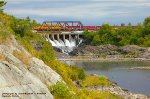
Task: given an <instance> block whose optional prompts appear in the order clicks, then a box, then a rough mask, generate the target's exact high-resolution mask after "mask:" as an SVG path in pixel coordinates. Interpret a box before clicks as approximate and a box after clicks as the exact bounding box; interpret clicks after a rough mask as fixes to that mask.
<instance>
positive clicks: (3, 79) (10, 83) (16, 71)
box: [0, 36, 62, 99]
mask: <svg viewBox="0 0 150 99" xmlns="http://www.w3.org/2000/svg"><path fill="white" fill-rule="evenodd" d="M10 38H11V40H10V41H9V43H6V44H1V45H0V99H3V98H4V97H13V98H15V99H53V96H52V94H51V93H50V92H49V90H48V88H47V86H51V85H53V84H55V83H56V82H57V81H62V78H61V76H60V75H59V74H57V73H56V72H55V71H53V70H52V69H51V68H50V67H49V66H47V65H46V64H45V63H44V62H43V61H42V60H39V59H37V58H35V57H33V56H32V55H31V54H29V53H28V52H27V51H26V50H25V49H24V48H23V47H22V46H20V45H19V44H18V43H17V41H16V40H15V38H14V37H13V36H12V37H10ZM14 51H17V52H20V53H23V55H24V56H26V57H24V60H28V63H27V64H26V63H25V62H23V60H21V59H19V58H17V57H16V56H15V55H14ZM11 99H12V98H11Z"/></svg>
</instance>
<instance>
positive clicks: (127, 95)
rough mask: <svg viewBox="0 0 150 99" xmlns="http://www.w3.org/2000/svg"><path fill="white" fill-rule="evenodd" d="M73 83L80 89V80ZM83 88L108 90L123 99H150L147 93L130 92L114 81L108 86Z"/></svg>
mask: <svg viewBox="0 0 150 99" xmlns="http://www.w3.org/2000/svg"><path fill="white" fill-rule="evenodd" d="M95 76H97V75H95ZM109 81H110V80H109ZM110 82H111V81H110ZM74 84H75V85H76V86H77V87H78V88H80V89H82V84H81V82H80V81H75V82H74ZM85 89H87V90H93V91H95V90H96V91H100V92H110V93H112V94H114V95H117V96H120V97H121V98H123V99H150V97H149V96H147V95H144V94H139V93H132V92H130V91H128V90H127V89H122V88H121V87H119V86H118V85H117V83H116V82H111V84H110V85H109V86H99V85H94V86H86V87H85Z"/></svg>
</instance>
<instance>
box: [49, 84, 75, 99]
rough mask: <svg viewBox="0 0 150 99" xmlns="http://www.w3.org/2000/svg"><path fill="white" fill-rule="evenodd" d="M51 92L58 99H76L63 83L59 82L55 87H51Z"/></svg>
mask: <svg viewBox="0 0 150 99" xmlns="http://www.w3.org/2000/svg"><path fill="white" fill-rule="evenodd" d="M49 91H50V92H51V93H52V94H53V95H54V97H55V98H56V99H74V98H73V97H74V94H73V93H71V91H70V90H69V88H68V87H67V86H66V85H65V84H64V83H63V82H57V83H56V84H55V85H53V86H51V87H49Z"/></svg>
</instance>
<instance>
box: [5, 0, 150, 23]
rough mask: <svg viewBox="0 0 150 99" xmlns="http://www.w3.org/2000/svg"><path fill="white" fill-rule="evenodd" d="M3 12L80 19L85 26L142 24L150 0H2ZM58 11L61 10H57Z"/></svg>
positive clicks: (38, 18) (45, 18)
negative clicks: (4, 3) (3, 4)
mask: <svg viewBox="0 0 150 99" xmlns="http://www.w3.org/2000/svg"><path fill="white" fill-rule="evenodd" d="M5 1H6V2H7V4H6V6H5V7H4V12H5V13H8V14H10V15H14V16H15V17H18V18H26V17H27V16H29V17H30V18H31V19H32V20H33V19H35V20H36V21H37V22H39V23H42V22H43V21H68V20H72V21H81V22H82V23H83V24H84V25H102V24H105V23H108V24H110V25H121V23H125V24H126V25H128V23H129V22H131V23H132V25H137V24H138V23H139V22H141V23H143V21H144V19H145V18H146V17H148V16H150V15H149V11H148V9H149V8H150V1H149V0H121V1H118V0H105V1H104V0H82V1H79V0H73V1H68V0H55V1H54V0H26V1H23V0H5ZM60 12H61V13H60Z"/></svg>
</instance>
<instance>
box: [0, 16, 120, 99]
mask: <svg viewBox="0 0 150 99" xmlns="http://www.w3.org/2000/svg"><path fill="white" fill-rule="evenodd" d="M18 23H20V24H19V25H24V23H27V24H28V25H30V23H29V22H27V21H26V20H20V19H16V18H14V17H13V16H9V15H6V14H3V13H0V44H7V43H9V40H10V38H9V37H10V35H15V37H16V39H17V41H18V42H19V43H20V44H21V45H23V46H24V47H25V48H26V49H27V50H28V51H29V52H30V53H31V54H32V55H33V56H35V57H38V58H39V59H41V60H43V61H44V62H45V63H46V64H47V65H48V66H50V67H51V68H52V69H53V70H55V71H56V72H57V73H59V74H60V75H61V76H62V78H63V79H64V81H65V82H66V83H67V86H66V85H64V84H63V83H61V82H58V83H57V84H56V85H54V86H50V87H49V86H48V87H49V89H50V91H51V93H52V94H53V95H54V96H55V97H56V98H58V99H59V98H62V97H63V98H65V99H68V98H73V99H74V98H76V99H85V98H86V99H113V98H114V99H116V98H118V97H117V96H114V95H112V94H110V93H109V92H99V91H90V90H86V89H85V88H84V87H83V88H81V90H80V89H79V88H77V87H76V86H75V85H74V84H73V81H75V80H81V82H82V83H83V85H88V86H90V85H94V84H98V85H109V81H108V80H106V79H105V78H103V79H102V78H98V77H90V76H86V75H85V74H84V71H83V70H82V69H80V68H76V67H70V66H67V65H65V64H62V63H60V62H59V61H56V60H55V55H54V52H53V49H52V46H51V45H50V44H49V43H48V42H46V41H45V40H44V39H43V38H41V37H40V35H38V34H34V33H32V32H31V31H30V30H29V31H24V36H21V35H20V34H19V33H20V32H19V33H16V32H15V31H14V29H13V28H12V24H13V25H16V26H17V24H18ZM27 24H26V25H27ZM24 27H25V26H24ZM18 29H20V27H19V28H18ZM39 46H40V47H39ZM35 47H39V48H38V50H37V48H35ZM14 54H15V55H16V56H18V58H19V59H21V58H24V57H21V55H20V54H21V53H17V52H14ZM2 57H3V55H2V54H0V58H1V59H2ZM24 63H27V60H24ZM91 79H92V80H93V79H94V80H95V81H94V82H93V81H92V80H91ZM52 89H54V90H52Z"/></svg>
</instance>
